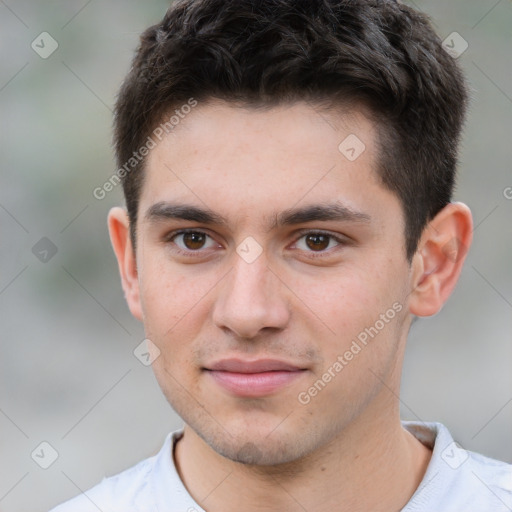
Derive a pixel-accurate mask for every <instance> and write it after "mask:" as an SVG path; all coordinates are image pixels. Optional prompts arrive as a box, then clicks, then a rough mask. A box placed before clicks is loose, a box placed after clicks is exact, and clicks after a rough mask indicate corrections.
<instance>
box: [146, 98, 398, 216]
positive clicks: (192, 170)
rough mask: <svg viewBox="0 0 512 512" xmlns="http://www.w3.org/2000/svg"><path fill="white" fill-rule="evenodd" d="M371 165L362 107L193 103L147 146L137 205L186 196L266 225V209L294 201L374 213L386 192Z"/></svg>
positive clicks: (371, 139) (371, 142)
mask: <svg viewBox="0 0 512 512" xmlns="http://www.w3.org/2000/svg"><path fill="white" fill-rule="evenodd" d="M376 167H377V155H376V130H375V127H374V125H373V124H372V122H371V121H370V120H369V119H368V118H367V117H366V116H365V115H364V114H363V113H362V112H361V111H357V110H353V111H347V110H339V111H331V112H327V111H325V110H321V109H320V108H316V107H315V106H314V105H311V104H308V103H305V102H297V103H293V104H288V105H280V106H276V107H272V108H265V109H256V108H252V107H246V108H242V107H240V106H238V105H234V104H231V103H225V102H220V101H217V102H211V103H207V104H199V105H198V106H197V107H195V109H194V110H193V111H192V112H190V113H189V114H187V115H186V116H183V119H182V120H181V121H180V123H179V124H178V125H177V126H176V127H175V128H174V129H173V130H172V131H170V132H169V133H168V134H167V135H165V136H164V137H163V138H162V140H161V141H160V142H159V143H158V144H157V146H156V147H155V148H153V149H152V150H151V152H150V154H149V156H148V159H147V164H146V166H145V172H146V176H145V179H144V186H143V190H142V194H141V200H140V208H141V209H142V208H143V209H144V212H145V211H147V209H149V208H151V206H153V205H154V204H156V203H159V202H165V201H177V202H181V203H183V202H187V203H188V204H191V203H194V204H196V205H198V206H207V207H208V208H209V209H210V210H214V211H216V212H218V213H220V214H221V215H223V216H224V217H225V218H229V217H231V220H232V221H233V222H234V221H235V220H236V221H240V220H242V219H244V218H247V217H250V218H258V219H260V221H261V222H262V223H263V222H264V220H263V219H266V223H267V225H268V221H269V218H268V215H266V214H267V213H269V214H270V212H272V216H273V218H275V213H276V212H279V211H284V210H289V209H290V208H292V207H295V206H297V205H298V204H299V203H300V204H304V205H306V204H311V205H313V204H318V203H327V202H329V203H332V202H333V201H336V202H338V203H340V204H342V205H344V206H345V207H347V208H349V209H351V210H354V211H363V210H365V209H367V210H373V211H374V213H378V211H377V210H378V209H379V208H378V207H379V202H378V201H377V195H378V194H380V195H382V198H383V199H387V200H389V195H390V194H391V193H390V192H389V191H388V190H387V189H385V188H383V187H382V185H381V184H380V181H379V180H378V179H377V176H376ZM380 206H381V207H382V206H383V205H380ZM144 212H142V213H144ZM235 217H236V219H235ZM372 217H373V215H372ZM377 217H378V215H377Z"/></svg>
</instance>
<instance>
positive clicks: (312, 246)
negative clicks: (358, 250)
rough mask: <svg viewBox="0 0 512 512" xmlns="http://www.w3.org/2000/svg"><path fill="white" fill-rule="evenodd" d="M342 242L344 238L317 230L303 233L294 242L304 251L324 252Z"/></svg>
mask: <svg viewBox="0 0 512 512" xmlns="http://www.w3.org/2000/svg"><path fill="white" fill-rule="evenodd" d="M343 244H344V240H343V239H341V238H339V237H336V236H334V235H331V234H330V233H323V232H321V231H320V232H319V231H309V232H306V233H304V234H303V235H302V236H301V237H300V238H299V239H298V241H297V242H296V243H295V247H296V248H297V249H300V250H302V251H306V252H326V251H327V250H328V249H332V248H333V247H337V246H340V245H343Z"/></svg>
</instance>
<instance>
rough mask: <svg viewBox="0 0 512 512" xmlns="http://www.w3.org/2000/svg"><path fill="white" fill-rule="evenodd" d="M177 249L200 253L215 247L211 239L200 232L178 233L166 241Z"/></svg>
mask: <svg viewBox="0 0 512 512" xmlns="http://www.w3.org/2000/svg"><path fill="white" fill-rule="evenodd" d="M167 240H168V241H169V242H172V244H174V245H176V246H177V247H178V251H183V252H187V251H189V252H190V253H192V252H197V253H202V252H204V251H205V250H206V249H212V248H213V247H215V246H216V244H215V241H214V240H213V238H212V237H211V236H210V235H208V234H207V233H203V232H202V231H180V232H178V233H175V234H174V235H172V236H170V237H169V238H168V239H167Z"/></svg>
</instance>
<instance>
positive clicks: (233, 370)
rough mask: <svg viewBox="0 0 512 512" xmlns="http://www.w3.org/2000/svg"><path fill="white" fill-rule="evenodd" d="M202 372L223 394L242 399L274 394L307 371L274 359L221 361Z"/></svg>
mask: <svg viewBox="0 0 512 512" xmlns="http://www.w3.org/2000/svg"><path fill="white" fill-rule="evenodd" d="M203 370H204V371H206V373H207V375H208V376H209V377H210V378H211V379H212V380H213V381H214V382H215V384H216V385H218V386H220V387H221V388H222V389H223V390H224V391H227V392H229V393H230V394H232V395H235V396H240V397H246V398H255V397H262V396H267V395H270V394H272V393H275V392H277V391H279V390H281V389H283V388H284V387H286V386H288V385H290V384H291V383H292V382H294V381H295V380H297V379H298V378H300V377H302V376H303V375H304V373H305V372H306V371H307V369H306V368H301V367H299V366H296V365H294V364H291V363H288V362H286V361H280V360H277V359H258V360H254V361H244V360H241V359H223V360H221V361H218V362H216V363H213V364H212V365H210V366H209V367H208V368H203Z"/></svg>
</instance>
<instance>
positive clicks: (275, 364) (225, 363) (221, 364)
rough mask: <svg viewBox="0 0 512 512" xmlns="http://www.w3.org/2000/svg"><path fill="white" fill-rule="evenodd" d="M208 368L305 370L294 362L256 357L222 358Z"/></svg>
mask: <svg viewBox="0 0 512 512" xmlns="http://www.w3.org/2000/svg"><path fill="white" fill-rule="evenodd" d="M206 369H207V370H216V371H224V372H234V373H261V372H272V371H287V372H293V371H297V370H303V368H300V367H298V366H295V365H294V364H291V363H287V362H286V361H280V360H278V359H256V360H254V361H244V360H243V359H221V360H220V361H217V362H216V363H213V364H212V365H210V366H208V367H207V368H206Z"/></svg>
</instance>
